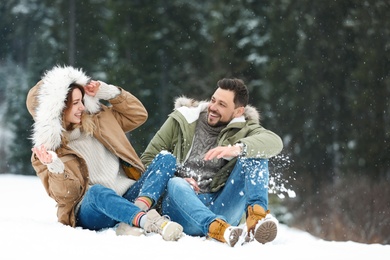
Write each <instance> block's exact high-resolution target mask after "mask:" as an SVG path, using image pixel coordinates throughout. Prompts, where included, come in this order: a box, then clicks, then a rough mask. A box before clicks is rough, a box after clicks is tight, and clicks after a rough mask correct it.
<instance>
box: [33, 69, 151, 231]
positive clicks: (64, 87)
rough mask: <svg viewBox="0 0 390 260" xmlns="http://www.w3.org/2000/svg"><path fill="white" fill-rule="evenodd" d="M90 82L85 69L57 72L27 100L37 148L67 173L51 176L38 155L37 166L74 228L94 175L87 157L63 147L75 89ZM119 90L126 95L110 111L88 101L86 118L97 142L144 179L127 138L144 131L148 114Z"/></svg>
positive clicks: (60, 216)
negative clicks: (70, 93) (66, 113)
mask: <svg viewBox="0 0 390 260" xmlns="http://www.w3.org/2000/svg"><path fill="white" fill-rule="evenodd" d="M89 80H90V78H89V77H88V76H86V75H85V74H84V72H82V71H81V70H79V69H75V68H73V67H70V66H66V67H60V66H57V67H54V68H53V69H52V70H50V71H48V72H46V74H45V75H44V76H43V77H42V80H41V81H39V82H38V83H37V84H36V85H35V86H34V87H33V88H32V89H31V90H30V91H29V93H28V95H27V100H26V105H27V108H28V110H29V112H30V114H31V115H32V116H33V119H34V125H33V133H32V138H31V139H32V142H33V145H34V146H40V145H44V146H45V147H46V149H47V150H50V151H54V152H56V153H57V156H58V158H60V159H61V161H62V162H63V163H64V166H65V170H64V172H63V173H59V174H56V173H52V172H50V171H49V170H48V168H47V166H46V165H43V164H42V163H41V162H40V160H39V159H38V158H37V157H36V156H35V154H32V157H31V162H32V166H33V168H34V170H35V171H36V174H37V175H38V177H39V178H40V179H41V181H42V183H43V186H44V187H45V189H46V192H47V193H48V195H49V196H50V197H51V198H53V199H54V200H55V201H56V202H57V217H58V221H59V222H61V223H63V224H65V225H70V226H73V227H74V226H75V225H76V217H75V207H76V205H77V204H78V203H79V202H80V201H81V200H82V198H83V196H84V194H85V192H86V190H87V189H88V176H89V173H88V168H87V165H86V162H85V160H84V159H83V158H82V157H81V155H80V154H78V153H77V152H75V151H73V150H72V149H70V148H69V147H68V146H67V145H66V144H65V143H64V141H63V140H64V138H63V137H64V132H65V130H64V128H63V120H62V116H63V110H64V107H65V98H66V93H67V92H68V89H69V85H70V84H71V83H77V84H80V85H86V84H87V82H88V81H89ZM119 89H120V94H119V95H118V96H116V97H114V98H112V99H109V100H108V102H109V103H110V105H109V106H106V105H103V104H102V103H100V102H99V99H98V98H96V97H91V96H88V95H85V97H84V105H85V113H84V115H83V119H84V117H85V116H88V117H90V119H92V121H93V123H94V125H95V129H94V131H93V136H94V137H95V138H96V139H97V140H99V141H100V142H101V143H102V144H103V145H104V146H105V147H106V148H107V149H108V150H109V151H111V152H112V153H113V154H115V155H116V156H118V157H119V158H120V159H122V160H123V161H125V162H127V163H128V164H130V165H131V166H132V167H133V168H134V169H136V170H137V171H138V172H139V173H140V174H142V173H143V172H144V170H145V167H144V165H143V164H142V162H141V160H140V158H139V157H138V155H137V153H136V151H135V150H134V148H133V147H132V145H131V144H130V142H129V140H128V138H127V137H126V134H125V133H127V132H129V131H132V130H134V129H136V128H137V127H139V126H140V125H142V124H143V123H144V122H145V121H146V119H147V117H148V114H147V111H146V109H145V107H144V106H143V105H142V103H141V102H140V101H139V100H138V99H137V98H136V97H135V96H133V95H132V94H130V93H129V92H127V91H125V90H123V89H122V88H119ZM83 119H82V122H83Z"/></svg>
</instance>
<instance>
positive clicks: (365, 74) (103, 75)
mask: <svg viewBox="0 0 390 260" xmlns="http://www.w3.org/2000/svg"><path fill="white" fill-rule="evenodd" d="M389 17H390V4H389V2H388V1H385V0H383V1H382V0H364V1H354V0H330V1H310V0H296V1H295V0H273V1H262V0H257V1H256V0H214V1H186V0H170V1H165V0H155V1H148V0H146V1H141V0H131V1H128V0H122V1H120V0H116V1H114V0H83V1H76V0H5V1H1V3H0V39H1V44H0V158H1V161H0V173H14V174H24V175H34V174H35V173H34V171H33V169H32V167H31V164H30V156H31V150H30V149H31V145H32V144H31V141H30V140H29V137H30V135H31V126H32V124H33V121H32V118H31V116H30V115H29V114H28V112H27V109H26V106H25V100H26V95H27V91H28V90H29V88H31V87H32V86H33V85H34V84H35V83H36V82H37V81H39V79H40V77H41V76H42V75H43V73H44V72H45V71H47V70H49V69H51V68H52V67H53V66H55V65H72V66H75V67H77V68H82V69H83V70H84V71H85V72H86V73H87V74H88V75H90V76H92V77H93V78H95V79H99V80H103V81H106V82H108V83H112V84H115V85H118V86H121V87H123V88H125V89H126V90H129V91H130V92H131V93H133V94H134V95H136V96H137V97H138V98H139V99H140V100H141V101H142V102H143V103H144V105H145V107H146V108H147V110H148V112H149V119H148V121H147V122H146V123H145V124H144V125H143V126H141V127H140V128H138V129H136V130H135V131H133V132H132V133H131V134H129V136H128V137H129V139H131V141H132V143H133V144H134V146H135V148H136V150H137V151H139V153H140V154H141V153H142V151H143V150H144V148H145V147H146V145H147V143H148V142H149V140H150V139H151V137H152V136H153V135H154V133H155V132H156V131H157V130H158V129H159V127H160V126H161V125H162V123H163V122H164V120H165V119H166V117H167V115H168V114H169V113H170V112H171V111H172V109H173V102H174V99H175V98H176V97H178V96H182V95H185V96H188V97H192V98H195V99H208V98H209V97H210V95H211V94H212V93H213V92H214V90H215V86H216V82H217V81H218V80H219V79H221V78H223V77H237V78H241V79H243V80H244V81H245V82H246V84H247V86H248V87H249V89H250V103H251V104H252V105H253V106H255V107H257V108H258V110H259V111H260V112H261V115H262V119H261V124H262V125H263V126H264V127H265V128H267V129H270V130H272V131H274V132H276V133H277V134H278V135H280V136H281V137H282V139H283V142H284V149H283V151H282V154H281V155H279V156H277V157H276V158H273V159H271V161H270V170H271V177H272V182H271V185H273V187H271V191H273V193H272V192H271V194H270V198H271V199H270V207H271V208H272V211H273V213H274V214H275V215H276V216H277V218H278V219H279V220H280V221H281V222H283V223H286V224H287V225H289V226H294V227H298V228H300V229H303V230H305V231H308V232H310V233H311V234H313V235H315V236H317V237H320V238H323V239H326V240H339V241H345V240H352V241H357V242H362V243H381V244H390V218H389V216H390V188H389V187H390V185H389V184H390V156H389V152H390V116H389V113H390V106H389V98H390V77H389V75H390V19H389ZM289 191H294V192H295V194H296V196H290V195H289V194H290V193H289Z"/></svg>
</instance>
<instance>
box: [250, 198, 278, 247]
mask: <svg viewBox="0 0 390 260" xmlns="http://www.w3.org/2000/svg"><path fill="white" fill-rule="evenodd" d="M246 226H247V229H248V234H247V237H246V239H245V240H246V241H247V242H250V241H253V239H256V241H258V242H259V243H262V244H265V243H267V242H271V241H273V240H274V239H275V237H276V234H277V233H278V220H277V219H276V218H274V217H273V216H272V215H271V214H270V211H269V210H267V211H265V210H264V209H263V208H262V207H261V206H260V205H254V206H253V207H252V206H249V207H248V212H247V218H246Z"/></svg>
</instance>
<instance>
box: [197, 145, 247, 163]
mask: <svg viewBox="0 0 390 260" xmlns="http://www.w3.org/2000/svg"><path fill="white" fill-rule="evenodd" d="M240 153H241V148H240V147H239V146H237V145H233V146H231V145H229V146H218V147H215V148H213V149H210V150H209V151H208V152H207V153H206V154H205V156H204V160H205V161H210V160H212V159H214V158H217V159H221V158H222V157H236V156H238V155H239V154H240Z"/></svg>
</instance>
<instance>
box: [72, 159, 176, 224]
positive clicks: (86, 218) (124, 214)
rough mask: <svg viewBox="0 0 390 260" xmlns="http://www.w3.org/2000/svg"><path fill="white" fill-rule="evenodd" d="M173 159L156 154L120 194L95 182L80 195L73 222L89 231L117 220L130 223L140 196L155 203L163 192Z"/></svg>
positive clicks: (137, 209) (172, 171)
mask: <svg viewBox="0 0 390 260" xmlns="http://www.w3.org/2000/svg"><path fill="white" fill-rule="evenodd" d="M175 169H176V158H175V157H174V156H173V155H172V154H169V153H160V154H158V155H157V156H156V158H155V159H154V160H153V162H152V163H151V164H150V165H149V167H148V169H147V170H146V171H145V172H144V173H143V174H142V176H141V178H140V179H139V180H138V181H136V182H135V183H134V185H132V186H131V187H130V188H129V189H128V190H127V192H126V193H125V194H124V195H123V196H122V197H121V196H119V195H118V194H116V192H115V191H114V190H112V189H109V188H107V187H104V186H102V185H99V184H96V185H93V186H91V187H90V188H89V189H88V191H87V192H86V194H85V195H84V198H83V201H82V203H81V206H80V209H79V211H78V214H77V218H76V225H77V226H79V227H82V228H86V229H91V230H100V229H103V228H109V227H113V226H115V225H116V224H117V223H118V222H125V223H127V224H129V225H132V221H133V219H134V217H135V216H136V215H137V214H138V213H139V212H141V210H140V209H139V208H138V207H137V206H135V205H134V204H133V202H134V200H135V199H136V198H137V197H140V196H146V197H149V198H151V199H153V200H154V203H156V202H157V201H158V200H159V198H160V196H161V195H162V193H163V192H165V188H166V185H167V183H168V180H169V179H170V178H171V177H172V176H173V175H174V173H175Z"/></svg>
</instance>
